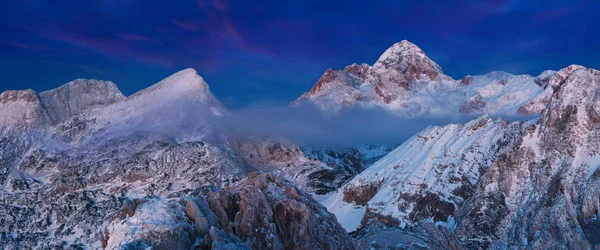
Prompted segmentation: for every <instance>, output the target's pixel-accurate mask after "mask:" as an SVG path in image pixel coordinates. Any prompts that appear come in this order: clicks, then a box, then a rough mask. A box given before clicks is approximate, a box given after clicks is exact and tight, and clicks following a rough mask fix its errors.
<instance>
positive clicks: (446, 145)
mask: <svg viewBox="0 0 600 250" xmlns="http://www.w3.org/2000/svg"><path fill="white" fill-rule="evenodd" d="M521 126H522V125H521V124H520V123H508V122H505V121H502V120H496V121H494V120H492V119H491V118H489V117H487V116H483V117H481V118H479V119H476V120H474V121H471V122H469V123H467V124H450V125H447V126H444V127H429V128H427V129H425V130H424V131H422V132H420V133H419V134H417V135H416V136H414V137H412V138H410V139H409V140H408V141H406V142H405V143H403V144H402V145H400V146H399V147H398V148H396V149H395V150H393V151H392V152H390V153H389V154H387V155H386V156H385V157H383V158H382V159H381V160H379V161H377V162H375V163H374V164H373V165H372V166H371V167H369V168H367V169H366V170H365V171H363V172H362V173H360V174H359V175H357V176H355V177H354V179H352V180H351V181H350V182H349V183H348V184H346V185H344V186H343V187H342V188H340V189H339V190H338V191H336V193H335V194H334V195H332V196H330V197H329V198H328V199H326V200H324V201H323V204H324V205H325V206H326V207H327V208H328V209H329V211H331V212H333V213H334V214H336V216H337V217H338V218H342V219H341V223H342V225H343V226H344V227H345V228H346V230H348V231H354V230H356V229H357V228H358V227H359V226H361V221H363V217H365V212H366V211H367V210H368V211H369V213H370V215H368V216H379V217H389V220H393V221H396V222H395V223H396V224H398V225H400V226H402V227H404V226H406V225H411V224H414V223H418V222H421V221H422V222H424V221H432V222H439V223H444V224H449V226H451V225H450V224H452V223H453V218H452V216H453V215H452V214H453V212H454V210H455V209H456V208H458V207H459V206H460V204H462V202H463V201H464V200H465V199H467V198H468V197H469V196H470V193H471V190H472V188H473V186H474V185H475V184H476V183H477V181H478V179H479V176H480V175H481V173H482V172H483V171H485V169H486V168H487V167H488V166H489V165H490V164H491V163H492V161H493V160H494V159H495V158H496V156H497V155H498V154H499V153H500V152H502V150H503V149H504V148H505V147H506V146H507V145H510V144H511V143H512V141H513V140H514V138H515V136H516V135H517V134H518V133H519V131H520V129H521ZM347 218H352V219H347ZM363 223H364V221H363Z"/></svg>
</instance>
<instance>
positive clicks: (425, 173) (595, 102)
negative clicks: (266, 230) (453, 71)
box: [322, 66, 600, 249]
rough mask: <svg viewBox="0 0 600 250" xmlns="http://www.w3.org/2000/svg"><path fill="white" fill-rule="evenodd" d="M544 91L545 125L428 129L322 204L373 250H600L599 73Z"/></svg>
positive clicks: (581, 71)
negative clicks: (413, 244)
mask: <svg viewBox="0 0 600 250" xmlns="http://www.w3.org/2000/svg"><path fill="white" fill-rule="evenodd" d="M545 84H548V85H549V86H552V88H553V92H554V94H553V95H551V96H550V98H548V99H545V98H542V99H543V100H542V101H541V102H539V103H538V104H539V105H541V104H540V103H543V102H547V103H548V105H547V106H546V107H545V108H544V109H543V112H542V114H541V117H540V118H536V119H533V120H530V121H526V122H513V123H509V122H506V121H502V120H492V119H491V118H489V117H487V116H483V117H481V118H479V119H476V120H473V121H471V122H469V123H467V124H450V125H447V126H443V127H429V128H427V129H425V130H424V131H422V132H420V133H418V134H417V135H415V136H414V137H412V138H411V139H409V140H408V141H406V142H405V143H403V144H402V145H401V146H399V147H398V148H396V149H395V150H393V151H392V152H390V153H389V154H388V155H386V156H385V157H383V158H382V159H381V160H379V161H377V162H376V163H374V164H373V165H372V166H371V167H369V168H367V169H366V170H365V171H363V172H362V173H360V174H359V175H357V176H355V177H354V178H353V179H352V180H351V181H350V182H349V183H347V184H346V185H344V186H343V187H341V188H340V189H339V190H337V191H336V192H335V193H333V194H332V195H330V196H328V197H326V198H325V199H324V200H323V201H322V203H323V204H324V205H325V206H326V207H327V208H328V210H329V211H331V212H333V213H334V214H336V216H337V217H338V220H339V221H340V223H341V224H342V225H343V226H344V228H346V229H347V230H348V231H356V232H355V234H356V235H358V238H359V239H362V240H363V241H362V242H363V243H364V244H367V246H368V247H374V246H380V247H381V246H393V245H398V244H399V245H402V244H406V242H407V239H410V237H413V239H414V240H415V241H423V242H424V244H426V245H429V246H430V247H431V246H435V244H439V240H441V239H446V240H450V241H446V243H447V244H450V243H452V244H454V243H455V240H457V241H459V242H461V247H466V248H474V249H476V248H493V249H514V248H534V249H544V248H575V249H592V248H595V247H597V245H598V244H599V243H600V242H599V241H598V239H599V236H600V235H598V234H597V230H596V229H597V227H598V219H597V218H598V216H600V214H598V213H599V212H598V211H600V209H599V208H600V203H599V202H598V197H600V195H599V194H598V191H599V190H600V186H599V185H600V184H599V183H600V182H599V181H598V178H597V175H598V174H597V172H598V171H597V170H598V167H599V166H600V160H599V159H598V155H600V152H598V148H600V147H599V145H598V142H600V138H599V137H598V133H597V131H596V130H597V129H598V128H599V126H600V119H599V117H600V116H598V110H599V108H600V106H599V105H600V72H599V71H597V70H593V69H587V68H584V67H581V66H570V67H568V68H567V69H563V70H561V71H559V72H558V73H556V74H553V76H552V77H550V78H549V79H548V83H545ZM379 224H383V225H385V226H377V225H379ZM432 224H437V225H438V226H433V225H432ZM435 228H437V229H435ZM440 230H441V231H440ZM424 231H425V232H430V235H429V236H427V234H423V232H424ZM392 235H395V237H392ZM448 235H453V236H452V237H449V236H448ZM453 237H456V238H453ZM377 239H379V242H378V241H377ZM364 240H370V241H369V242H364ZM436 242H437V243H436ZM382 244H383V245H382ZM434 248H435V247H434Z"/></svg>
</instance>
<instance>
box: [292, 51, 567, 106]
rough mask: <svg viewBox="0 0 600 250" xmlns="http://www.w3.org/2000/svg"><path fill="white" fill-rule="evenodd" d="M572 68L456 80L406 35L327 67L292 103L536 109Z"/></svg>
mask: <svg viewBox="0 0 600 250" xmlns="http://www.w3.org/2000/svg"><path fill="white" fill-rule="evenodd" d="M573 67H575V66H570V67H568V68H565V69H563V70H561V71H559V72H558V74H557V75H556V76H554V74H555V72H554V71H544V72H543V73H542V74H540V75H539V76H537V77H532V76H529V75H512V74H509V73H506V72H492V73H489V74H486V75H481V76H465V77H464V78H463V79H460V80H454V79H452V78H451V77H449V76H447V75H444V74H443V72H442V68H441V67H440V66H439V65H438V64H436V63H435V62H433V61H432V60H431V59H430V58H429V57H428V56H427V55H425V53H424V52H423V51H422V50H421V49H420V48H419V47H417V46H416V45H414V44H412V43H410V42H408V41H406V40H404V41H402V42H399V43H396V44H394V45H393V46H392V47H390V48H389V49H387V50H386V51H385V52H384V53H383V54H382V55H381V56H380V58H379V59H378V60H377V61H376V62H375V64H373V66H369V65H367V64H361V65H356V64H353V65H350V66H347V67H346V68H345V69H344V70H332V69H328V70H327V71H326V72H325V73H324V74H323V76H322V77H321V78H320V79H319V81H318V82H317V83H316V84H315V85H314V86H313V88H312V89H311V90H310V91H309V92H306V93H304V94H303V95H302V96H301V97H299V98H298V99H297V100H295V101H293V102H292V104H291V105H292V106H296V105H301V104H304V103H308V104H312V105H316V106H317V107H318V108H320V109H321V110H323V111H325V112H328V113H334V114H335V113H339V112H341V111H343V110H345V109H349V108H351V107H355V106H362V107H378V108H382V109H384V110H389V111H392V112H393V113H396V114H399V115H403V116H420V115H457V114H485V113H487V114H499V115H500V114H502V115H516V114H539V113H540V112H541V110H542V109H543V108H544V105H545V104H547V103H548V98H549V97H550V96H551V94H552V93H553V87H552V86H554V85H557V83H555V82H556V81H557V80H558V79H560V78H562V77H564V76H565V75H568V74H569V72H571V71H572V68H573ZM549 79H550V80H549ZM549 82H551V83H549ZM524 105H525V106H524Z"/></svg>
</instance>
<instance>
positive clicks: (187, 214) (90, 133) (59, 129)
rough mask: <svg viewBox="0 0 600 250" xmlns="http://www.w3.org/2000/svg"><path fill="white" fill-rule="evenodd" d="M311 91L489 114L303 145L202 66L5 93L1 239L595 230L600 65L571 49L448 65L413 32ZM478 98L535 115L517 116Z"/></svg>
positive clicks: (593, 244)
mask: <svg viewBox="0 0 600 250" xmlns="http://www.w3.org/2000/svg"><path fill="white" fill-rule="evenodd" d="M305 102H308V103H312V104H315V105H317V106H318V107H319V108H321V109H322V110H324V111H326V112H329V113H337V112H342V111H343V110H344V109H347V108H350V107H354V106H364V107H371V108H373V107H374V108H383V109H385V110H390V111H392V112H395V113H397V114H400V115H405V116H420V115H456V114H480V113H482V114H483V115H481V116H480V117H479V118H477V119H474V120H472V121H470V122H468V123H465V124H449V125H445V126H431V127H428V128H426V129H425V130H423V131H421V132H419V133H418V134H416V135H414V136H413V137H411V138H410V139H408V140H407V141H405V142H401V141H399V142H397V143H398V144H399V145H400V146H398V147H396V148H395V149H393V150H392V148H393V147H390V146H387V145H360V144H357V145H356V146H354V147H345V148H344V147H333V146H322V145H314V146H310V145H308V146H306V147H303V148H300V147H298V146H297V145H295V144H294V142H292V141H289V140H287V139H285V138H272V137H266V138H263V137H261V138H257V137H254V136H251V135H248V134H242V133H240V132H239V131H235V130H232V129H231V128H230V127H228V126H225V124H227V123H223V121H225V120H227V119H228V118H229V117H231V116H234V115H235V114H232V113H230V112H229V111H228V110H227V109H225V107H224V106H223V105H222V104H221V103H220V102H219V101H218V100H217V99H216V98H215V97H214V96H213V94H212V93H211V92H210V88H209V86H208V84H207V83H206V82H205V81H204V79H203V78H202V77H201V76H199V75H198V73H197V72H196V71H195V70H193V69H186V70H182V71H180V72H177V73H175V74H173V75H172V76H169V77H167V78H165V79H164V80H162V81H160V82H159V83H156V84H155V85H153V86H151V87H149V88H146V89H144V90H141V91H139V92H137V93H135V94H133V95H131V96H128V97H125V96H124V95H123V94H121V92H120V91H119V90H118V88H117V87H116V85H115V84H113V83H112V82H107V81H98V80H85V79H78V80H75V81H73V82H70V83H67V84H65V85H63V86H61V87H59V88H57V89H54V90H50V91H45V92H40V93H37V92H35V91H33V90H20V91H7V92H4V93H2V94H0V114H2V116H0V197H1V199H0V248H10V249H21V248H25V249H29V248H41V249H47V248H70V249H80V248H100V247H107V248H109V249H119V248H125V249H145V248H147V247H156V248H195V249H210V248H214V249H265V248H268V249H289V248H300V249H309V248H310V249H355V248H357V249H389V248H392V249H393V248H401V249H403V248H406V249H423V248H425V249H427V248H429V249H464V248H467V249H478V248H484V249H485V248H493V249H514V248H533V249H538V248H575V249H592V248H597V247H598V246H599V244H600V241H599V240H598V239H599V238H600V234H598V230H597V228H598V226H599V225H600V223H599V222H598V218H599V217H600V213H599V211H600V202H599V201H600V198H599V197H600V179H599V178H598V176H599V174H598V166H600V159H598V155H600V151H599V150H598V149H599V148H600V138H599V137H598V134H599V133H598V131H597V129H598V127H600V115H599V111H598V110H600V72H599V71H596V70H593V69H587V68H585V67H582V66H578V65H572V66H569V67H567V68H564V69H561V70H559V71H556V72H555V71H545V72H543V73H542V74H540V75H539V76H537V77H532V76H527V75H511V74H508V73H504V72H492V73H490V74H487V75H483V76H467V77H465V78H463V79H461V80H453V79H451V78H450V77H448V76H446V75H444V74H443V72H442V70H441V67H440V66H439V65H437V64H436V63H435V62H433V61H432V60H431V59H429V58H428V57H427V56H426V55H425V54H424V53H423V52H422V51H421V50H420V49H419V48H418V47H417V46H415V45H414V44H411V43H409V42H407V41H403V42H400V43H398V44H395V45H394V46H392V47H391V48H390V49H388V50H387V51H386V52H385V53H384V54H383V55H382V56H381V57H380V59H379V60H378V61H377V62H376V63H375V64H374V65H373V66H369V65H366V64H363V65H356V64H354V65H351V66H348V67H346V68H345V69H344V70H341V71H333V70H328V71H327V72H326V73H325V74H324V75H323V77H321V79H320V80H319V82H318V83H317V84H316V85H315V86H314V87H313V89H311V91H310V92H308V93H306V94H304V95H303V96H302V97H301V98H299V99H298V100H296V101H294V102H293V104H294V105H300V104H302V103H305ZM485 113H489V114H507V115H514V114H538V115H541V116H540V117H539V118H535V119H532V120H528V121H515V122H508V121H505V120H502V119H492V118H491V117H490V116H489V115H487V114H485ZM335 117H336V116H332V119H335ZM399 129H402V128H399ZM261 172H262V173H261ZM317 201H318V202H317ZM319 202H320V203H319ZM330 213H333V214H335V217H334V216H333V215H332V214H330ZM343 229H346V231H348V232H351V235H352V238H353V240H354V241H352V239H351V237H350V236H349V234H347V233H346V232H344V230H343Z"/></svg>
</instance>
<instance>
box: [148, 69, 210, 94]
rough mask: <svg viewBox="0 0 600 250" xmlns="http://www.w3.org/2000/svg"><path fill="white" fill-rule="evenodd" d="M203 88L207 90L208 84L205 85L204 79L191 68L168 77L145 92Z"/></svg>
mask: <svg viewBox="0 0 600 250" xmlns="http://www.w3.org/2000/svg"><path fill="white" fill-rule="evenodd" d="M205 88H206V89H208V84H206V82H205V81H204V78H202V77H201V76H200V75H199V74H198V71H196V70H195V69H192V68H187V69H184V70H181V71H178V72H176V73H175V74H172V75H170V76H168V77H167V78H165V79H163V80H162V81H160V82H158V83H157V84H155V85H153V86H151V87H150V88H148V89H147V90H157V89H172V90H174V89H179V90H183V91H185V90H189V89H205Z"/></svg>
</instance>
